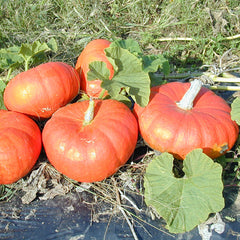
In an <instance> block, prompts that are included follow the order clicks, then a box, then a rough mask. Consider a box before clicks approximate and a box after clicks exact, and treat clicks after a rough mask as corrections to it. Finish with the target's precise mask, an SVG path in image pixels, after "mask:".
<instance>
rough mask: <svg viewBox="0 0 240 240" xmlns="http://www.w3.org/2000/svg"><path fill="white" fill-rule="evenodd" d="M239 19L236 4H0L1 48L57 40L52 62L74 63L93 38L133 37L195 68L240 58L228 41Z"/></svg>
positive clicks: (88, 0)
mask: <svg viewBox="0 0 240 240" xmlns="http://www.w3.org/2000/svg"><path fill="white" fill-rule="evenodd" d="M239 17H240V7H239V3H238V1H236V0H229V1H227V0H220V1H214V0H210V1H206V0H201V1H200V0H193V1H192V0H186V1H185V0H161V1H159V0H152V1H150V0H133V1H129V0H100V1H98V0H69V1H64V0H40V1H32V0H23V1H22V0H0V29H1V32H0V48H6V47H10V46H13V45H18V46H20V45H21V44H22V43H26V42H29V43H32V42H34V41H37V40H38V41H40V42H48V41H49V40H50V39H51V38H55V39H56V40H57V43H58V46H59V51H58V53H57V54H53V55H50V56H49V58H51V59H54V60H62V61H66V62H68V63H70V64H72V65H74V64H75V62H76V58H77V56H78V55H79V53H80V52H81V50H82V49H83V48H84V46H85V45H86V44H87V43H88V42H89V41H90V40H92V39H96V38H106V39H109V40H114V39H116V38H127V37H128V38H133V39H135V40H137V41H138V42H139V44H140V45H141V47H142V48H143V49H145V51H148V52H154V53H156V52H157V53H164V54H165V55H167V56H168V57H169V58H170V59H171V60H172V61H173V62H174V63H176V65H177V66H179V67H182V66H183V67H186V66H188V67H189V66H191V67H194V66H196V65H201V64H202V63H204V64H211V63H212V62H213V61H215V60H216V59H217V58H218V57H219V56H221V55H222V54H223V53H224V52H225V51H226V50H228V49H230V48H231V49H232V51H233V52H234V53H235V54H237V55H238V56H239V51H238V49H239V42H240V39H239V38H236V39H231V40H229V39H228V37H232V36H236V35H238V34H239V31H240V25H239ZM169 37H171V38H178V40H172V41H170V40H166V41H163V38H169ZM180 37H181V38H183V39H185V40H179V38H180Z"/></svg>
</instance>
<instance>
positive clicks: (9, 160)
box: [0, 110, 42, 184]
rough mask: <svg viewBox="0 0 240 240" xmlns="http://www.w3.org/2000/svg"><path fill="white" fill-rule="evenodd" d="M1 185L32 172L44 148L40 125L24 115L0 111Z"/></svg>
mask: <svg viewBox="0 0 240 240" xmlns="http://www.w3.org/2000/svg"><path fill="white" fill-rule="evenodd" d="M0 122H1V124H0V184H11V183H14V182H16V181H18V180H19V179H20V178H22V177H24V176H25V175H26V174H28V173H29V172H30V170H31V169H32V167H33V166H34V165H35V163H36V161H37V159H38V157H39V154H40V152H41V148H42V139H41V131H40V129H39V127H38V125H37V124H36V123H35V122H34V121H33V120H32V119H31V118H29V117H27V116H26V115H24V114H21V113H17V112H12V111H7V110H0Z"/></svg>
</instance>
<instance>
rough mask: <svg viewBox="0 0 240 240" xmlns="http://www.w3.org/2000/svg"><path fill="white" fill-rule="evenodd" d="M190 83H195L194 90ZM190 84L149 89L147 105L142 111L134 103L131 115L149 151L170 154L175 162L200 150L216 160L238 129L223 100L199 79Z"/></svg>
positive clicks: (232, 142)
mask: <svg viewBox="0 0 240 240" xmlns="http://www.w3.org/2000/svg"><path fill="white" fill-rule="evenodd" d="M193 82H195V83H197V84H198V86H197V85H196V84H195V86H197V89H196V88H195V87H194V83H193ZM193 82H192V85H190V83H180V82H172V83H167V84H165V85H161V86H156V87H153V88H151V95H150V100H149V104H148V105H147V106H146V107H145V108H142V107H140V106H139V105H137V104H135V106H134V114H135V115H136V117H137V118H138V122H139V129H140V133H141V135H142V137H143V139H144V140H145V142H146V143H147V144H148V145H149V146H150V147H151V148H153V149H155V150H158V151H160V152H169V153H172V154H173V155H174V157H175V158H178V159H184V158H185V156H186V155H187V153H189V152H190V151H191V150H193V149H196V148H202V149H203V152H204V153H205V154H207V155H208V156H209V157H211V158H216V157H219V156H221V155H223V154H225V153H226V151H227V150H229V149H231V148H232V147H233V145H234V143H235V141H236V139H237V138H238V133H239V128H238V125H237V124H236V122H234V121H232V120H231V116H230V111H231V109H230V107H229V105H228V104H227V103H226V102H225V100H224V99H222V98H221V97H220V96H217V95H216V94H215V93H213V92H212V91H211V90H209V89H207V88H204V87H201V83H200V82H199V80H196V81H193ZM199 83H200V85H199ZM190 86H191V87H190ZM189 96H190V98H189ZM195 96H196V97H195ZM189 99H190V101H189ZM186 100H187V101H186ZM184 102H185V103H187V104H183V103H184ZM183 105H184V106H183ZM186 106H188V107H186Z"/></svg>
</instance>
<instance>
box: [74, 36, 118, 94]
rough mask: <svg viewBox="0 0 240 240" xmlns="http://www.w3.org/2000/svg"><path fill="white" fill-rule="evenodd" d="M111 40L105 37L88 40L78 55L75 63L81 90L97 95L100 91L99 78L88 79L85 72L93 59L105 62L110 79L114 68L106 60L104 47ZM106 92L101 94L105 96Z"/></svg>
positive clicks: (107, 45)
mask: <svg viewBox="0 0 240 240" xmlns="http://www.w3.org/2000/svg"><path fill="white" fill-rule="evenodd" d="M110 44H111V42H109V41H107V40H105V39H95V40H93V41H91V42H89V43H88V44H87V45H86V47H85V48H84V49H83V51H82V52H81V54H80V55H79V57H78V59H77V63H76V66H75V68H76V70H77V71H78V72H79V74H80V79H81V90H83V91H84V92H86V93H87V94H88V95H89V96H92V97H99V95H100V94H101V92H102V88H101V83H102V81H100V80H99V79H96V80H93V81H88V79H87V73H88V71H89V64H90V63H91V62H94V61H103V62H105V63H106V64H107V68H108V69H109V70H110V77H109V79H112V77H113V74H114V69H113V67H112V65H111V63H110V62H109V61H108V59H107V57H106V55H105V52H104V49H105V48H107V47H109V46H110ZM106 95H107V92H105V94H104V95H103V96H106Z"/></svg>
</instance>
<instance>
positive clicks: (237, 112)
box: [231, 97, 240, 124]
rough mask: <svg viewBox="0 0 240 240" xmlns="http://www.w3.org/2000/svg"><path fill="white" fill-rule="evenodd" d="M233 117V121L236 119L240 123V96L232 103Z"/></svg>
mask: <svg viewBox="0 0 240 240" xmlns="http://www.w3.org/2000/svg"><path fill="white" fill-rule="evenodd" d="M231 108H232V109H231V118H232V120H233V121H236V123H237V124H240V98H239V97H238V98H235V99H234V101H233V102H232V104H231Z"/></svg>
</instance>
